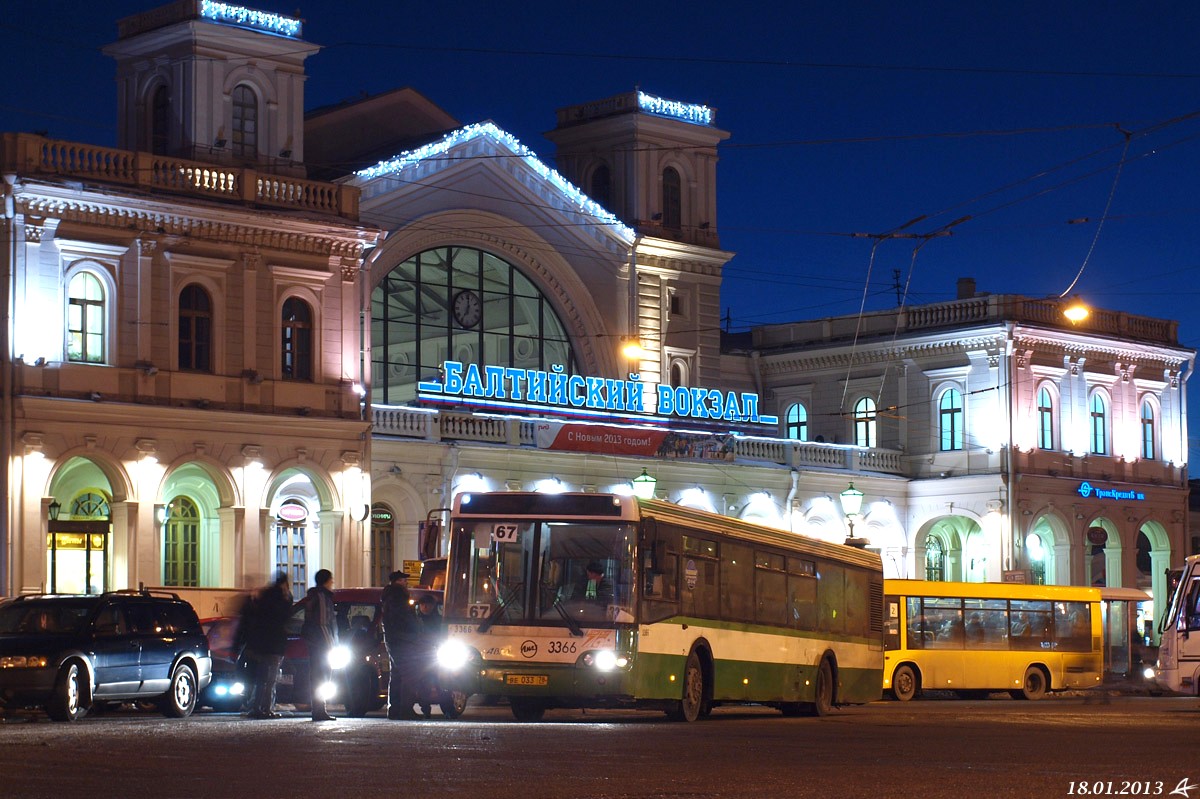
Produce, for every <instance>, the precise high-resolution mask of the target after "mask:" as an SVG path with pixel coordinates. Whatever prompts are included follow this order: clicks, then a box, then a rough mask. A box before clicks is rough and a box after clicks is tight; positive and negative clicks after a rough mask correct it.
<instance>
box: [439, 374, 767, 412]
mask: <svg viewBox="0 0 1200 799" xmlns="http://www.w3.org/2000/svg"><path fill="white" fill-rule="evenodd" d="M417 398H418V399H420V400H424V401H426V402H437V403H453V404H455V405H470V406H475V407H479V408H483V409H487V410H496V411H506V410H517V411H541V412H551V413H555V414H558V415H571V416H576V417H580V418H585V417H586V418H590V419H599V420H612V421H623V422H628V421H634V422H642V423H645V422H659V423H662V422H666V421H671V420H681V419H685V420H688V421H694V422H708V423H712V422H724V423H727V424H752V425H771V426H774V425H778V424H779V418H778V417H777V416H765V415H762V414H760V413H759V410H758V409H759V401H758V395H757V394H752V393H750V392H745V391H722V390H720V389H715V388H703V387H693V386H669V385H664V384H662V383H643V382H642V381H640V380H639V379H638V375H633V374H631V375H630V376H629V379H627V380H614V379H612V378H607V377H590V376H587V375H573V374H567V373H566V372H565V371H564V370H563V367H562V366H554V367H553V368H552V369H551V370H550V371H549V372H543V371H541V370H538V369H517V368H515V367H509V366H488V365H484V366H478V365H476V364H473V363H469V364H463V363H461V362H459V361H443V362H442V369H441V380H440V381H437V380H424V381H421V382H420V383H418V384H417Z"/></svg>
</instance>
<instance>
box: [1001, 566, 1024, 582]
mask: <svg viewBox="0 0 1200 799" xmlns="http://www.w3.org/2000/svg"><path fill="white" fill-rule="evenodd" d="M1001 580H1003V581H1004V582H1006V583H1028V582H1031V581H1030V579H1029V570H1028V569H1005V570H1004V576H1003V577H1001Z"/></svg>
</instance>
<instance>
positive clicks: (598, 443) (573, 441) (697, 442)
mask: <svg viewBox="0 0 1200 799" xmlns="http://www.w3.org/2000/svg"><path fill="white" fill-rule="evenodd" d="M534 440H535V441H536V443H537V446H538V447H539V448H540V449H554V450H568V451H572V452H602V453H605V454H607V455H641V456H645V457H655V458H669V459H675V458H679V459H697V460H720V461H731V460H733V457H734V437H733V436H732V435H728V434H727V435H710V434H707V433H682V432H672V431H669V430H663V429H660V428H644V427H617V426H615V425H599V424H569V423H566V422H539V423H538V424H537V426H536V428H535V430H534Z"/></svg>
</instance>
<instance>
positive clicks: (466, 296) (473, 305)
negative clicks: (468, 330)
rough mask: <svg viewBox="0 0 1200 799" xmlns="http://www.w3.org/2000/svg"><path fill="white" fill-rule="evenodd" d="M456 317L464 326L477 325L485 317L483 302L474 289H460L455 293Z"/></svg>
mask: <svg viewBox="0 0 1200 799" xmlns="http://www.w3.org/2000/svg"><path fill="white" fill-rule="evenodd" d="M453 311H454V319H455V321H457V322H458V323H459V324H460V325H462V326H463V327H475V325H477V324H479V320H480V318H482V317H483V303H482V302H480V300H479V295H478V294H476V293H475V292H473V291H470V290H466V291H460V292H458V293H457V294H455V295H454V307H453Z"/></svg>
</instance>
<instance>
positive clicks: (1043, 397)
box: [1037, 386, 1055, 449]
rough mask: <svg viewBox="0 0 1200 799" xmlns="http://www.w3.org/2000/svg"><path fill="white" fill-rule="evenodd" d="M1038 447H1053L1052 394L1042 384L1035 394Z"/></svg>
mask: <svg viewBox="0 0 1200 799" xmlns="http://www.w3.org/2000/svg"><path fill="white" fill-rule="evenodd" d="M1037 414H1038V415H1037V420H1038V448H1039V449H1054V448H1055V446H1054V395H1053V394H1051V393H1050V389H1048V388H1046V387H1045V386H1042V387H1041V388H1040V389H1038V395H1037Z"/></svg>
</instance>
